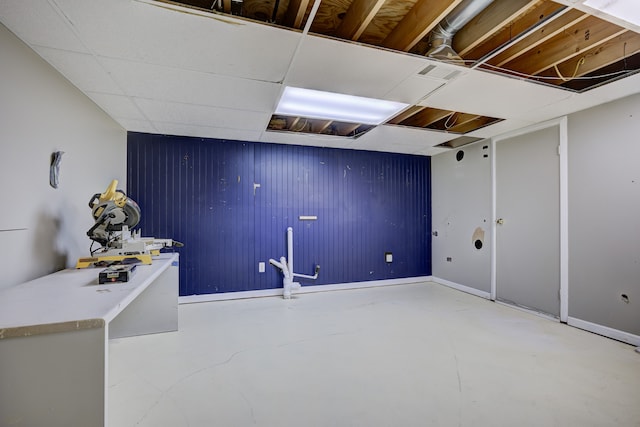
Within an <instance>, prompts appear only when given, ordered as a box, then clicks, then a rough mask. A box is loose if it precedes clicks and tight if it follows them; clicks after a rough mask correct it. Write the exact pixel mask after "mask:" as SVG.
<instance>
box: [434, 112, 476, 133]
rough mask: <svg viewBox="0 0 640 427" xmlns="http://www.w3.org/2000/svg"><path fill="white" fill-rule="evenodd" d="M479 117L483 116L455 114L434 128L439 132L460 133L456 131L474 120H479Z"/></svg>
mask: <svg viewBox="0 0 640 427" xmlns="http://www.w3.org/2000/svg"><path fill="white" fill-rule="evenodd" d="M479 117H482V116H479V115H477V114H469V113H453V114H452V115H450V116H449V117H447V118H446V120H444V121H442V120H440V123H437V125H436V126H433V127H434V128H437V129H439V130H446V131H447V132H460V131H458V130H456V129H457V128H460V127H462V126H464V125H466V124H467V123H469V122H471V121H473V120H476V119H478V118H479Z"/></svg>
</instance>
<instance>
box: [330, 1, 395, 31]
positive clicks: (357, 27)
mask: <svg viewBox="0 0 640 427" xmlns="http://www.w3.org/2000/svg"><path fill="white" fill-rule="evenodd" d="M384 2H385V0H354V1H353V2H352V3H351V5H350V6H349V9H348V10H347V14H346V15H345V17H344V19H343V20H342V22H341V23H340V25H339V26H338V28H337V30H336V36H337V37H340V38H344V39H349V40H358V39H359V38H360V36H361V35H362V33H363V32H364V30H365V29H366V28H367V26H368V25H369V23H370V22H371V20H372V19H373V17H374V16H376V13H378V11H379V10H380V8H381V7H382V5H383V4H384Z"/></svg>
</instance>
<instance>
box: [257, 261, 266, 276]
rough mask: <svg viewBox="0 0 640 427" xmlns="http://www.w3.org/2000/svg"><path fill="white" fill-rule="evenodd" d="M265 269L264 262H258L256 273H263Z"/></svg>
mask: <svg viewBox="0 0 640 427" xmlns="http://www.w3.org/2000/svg"><path fill="white" fill-rule="evenodd" d="M264 271H265V264H264V262H259V263H258V273H264Z"/></svg>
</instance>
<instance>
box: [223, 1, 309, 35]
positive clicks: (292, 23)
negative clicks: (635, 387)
mask: <svg viewBox="0 0 640 427" xmlns="http://www.w3.org/2000/svg"><path fill="white" fill-rule="evenodd" d="M223 1H228V2H231V0H223ZM308 7H309V0H290V1H289V7H287V12H286V13H285V15H284V23H283V24H284V25H285V26H287V27H291V28H296V29H300V28H302V21H303V20H304V14H305V13H306V11H307V8H308Z"/></svg>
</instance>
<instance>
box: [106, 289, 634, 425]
mask: <svg viewBox="0 0 640 427" xmlns="http://www.w3.org/2000/svg"><path fill="white" fill-rule="evenodd" d="M179 310H180V331H179V332H173V333H167V334H157V335H149V336H141V337H135V338H125V339H118V340H112V342H111V346H110V366H109V370H110V372H109V383H110V388H109V393H110V395H109V425H110V426H112V427H120V426H154V427H159V426H172V427H175V426H196V427H199V426H252V425H257V426H281V427H286V426H510V427H511V426H640V354H638V353H636V352H635V351H634V347H632V346H630V345H626V344H623V343H620V342H617V341H613V340H610V339H607V338H603V337H600V336H598V335H594V334H591V333H589V332H585V331H581V330H579V329H575V328H572V327H569V326H566V325H562V324H560V323H556V322H554V321H551V320H548V319H545V318H541V317H538V316H536V315H533V314H530V313H526V312H522V311H519V310H516V309H513V308H510V307H507V306H503V305H499V304H495V303H492V302H490V301H486V300H484V299H481V298H478V297H475V296H472V295H468V294H465V293H462V292H459V291H456V290H453V289H450V288H447V287H443V286H441V285H438V284H434V283H422V284H413V285H399V286H388V287H381V288H369V289H359V290H350V291H336V292H322V293H315V294H300V295H297V296H296V297H295V298H294V299H291V300H283V299H281V298H276V297H270V298H257V299H245V300H234V301H222V302H209V303H201V304H189V305H181V306H180V307H179Z"/></svg>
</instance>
